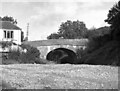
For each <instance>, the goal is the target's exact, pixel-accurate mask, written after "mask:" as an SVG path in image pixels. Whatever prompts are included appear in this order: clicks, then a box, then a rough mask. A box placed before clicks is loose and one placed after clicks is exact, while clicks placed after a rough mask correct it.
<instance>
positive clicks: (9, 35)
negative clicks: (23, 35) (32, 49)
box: [4, 30, 13, 38]
mask: <svg viewBox="0 0 120 91" xmlns="http://www.w3.org/2000/svg"><path fill="white" fill-rule="evenodd" d="M4 38H13V31H5V30H4Z"/></svg>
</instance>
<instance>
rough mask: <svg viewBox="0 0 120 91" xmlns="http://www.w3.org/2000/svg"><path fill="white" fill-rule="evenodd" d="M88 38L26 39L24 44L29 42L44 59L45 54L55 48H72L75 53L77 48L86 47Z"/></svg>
mask: <svg viewBox="0 0 120 91" xmlns="http://www.w3.org/2000/svg"><path fill="white" fill-rule="evenodd" d="M87 42H88V39H50V40H40V41H28V42H24V44H29V45H31V46H33V47H36V48H37V49H38V50H39V51H40V53H41V55H40V57H41V58H44V59H46V56H47V54H48V53H49V52H50V51H52V50H54V49H57V48H66V49H69V50H72V51H73V52H75V53H76V50H77V49H78V48H83V49H85V48H86V44H87Z"/></svg>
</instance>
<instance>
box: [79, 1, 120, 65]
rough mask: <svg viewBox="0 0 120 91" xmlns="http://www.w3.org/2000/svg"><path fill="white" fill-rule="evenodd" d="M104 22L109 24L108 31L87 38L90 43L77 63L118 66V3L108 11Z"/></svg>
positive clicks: (119, 62) (119, 27)
mask: <svg viewBox="0 0 120 91" xmlns="http://www.w3.org/2000/svg"><path fill="white" fill-rule="evenodd" d="M105 21H106V22H108V24H110V28H109V31H108V32H107V31H106V33H105V32H103V33H101V34H99V33H98V35H97V36H94V37H91V38H89V39H90V41H89V43H88V45H87V48H86V50H85V52H86V55H84V56H83V57H82V58H81V59H80V60H79V62H78V63H81V61H82V62H83V63H87V64H93V65H94V64H97V65H118V66H120V48H119V46H120V45H119V44H120V43H119V41H120V26H119V24H120V1H119V2H118V4H116V5H114V6H113V7H112V8H111V10H109V13H108V18H107V19H106V20H105ZM106 29H107V28H106ZM99 30H101V29H99Z"/></svg>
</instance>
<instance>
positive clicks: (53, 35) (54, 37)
mask: <svg viewBox="0 0 120 91" xmlns="http://www.w3.org/2000/svg"><path fill="white" fill-rule="evenodd" d="M59 38H60V36H59V34H57V33H52V34H51V35H49V36H48V37H47V39H59Z"/></svg>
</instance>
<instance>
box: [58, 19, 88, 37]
mask: <svg viewBox="0 0 120 91" xmlns="http://www.w3.org/2000/svg"><path fill="white" fill-rule="evenodd" d="M86 31H87V28H86V26H85V24H84V22H80V21H78V20H77V21H73V22H72V21H69V20H68V21H67V22H65V23H62V24H61V25H60V28H59V30H58V34H59V35H60V36H61V37H63V38H64V39H80V38H84V35H85V32H86Z"/></svg>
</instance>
